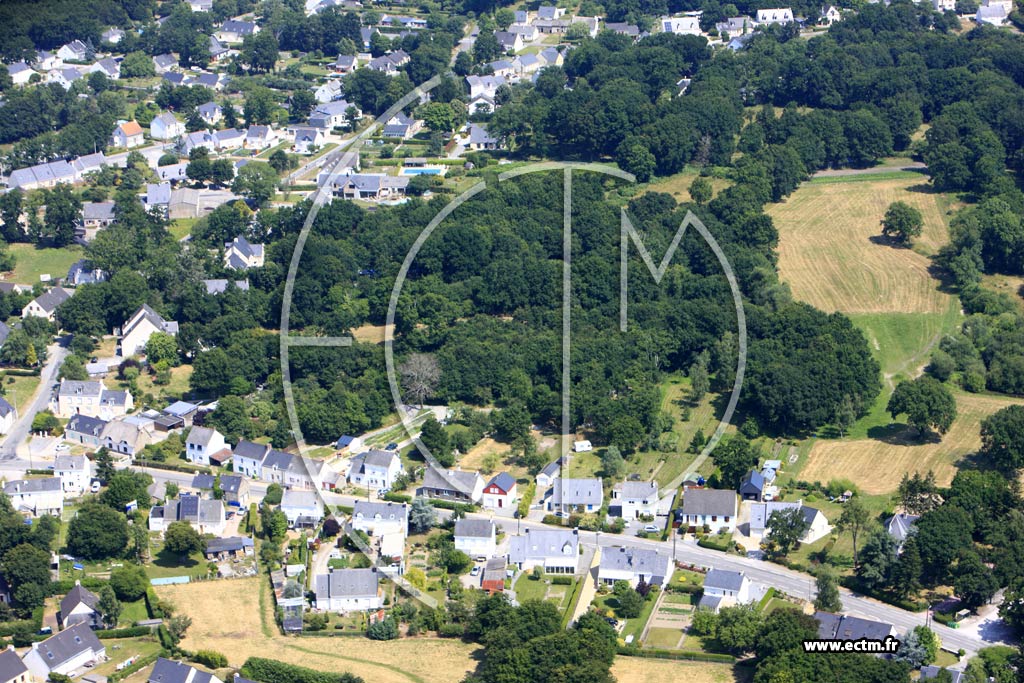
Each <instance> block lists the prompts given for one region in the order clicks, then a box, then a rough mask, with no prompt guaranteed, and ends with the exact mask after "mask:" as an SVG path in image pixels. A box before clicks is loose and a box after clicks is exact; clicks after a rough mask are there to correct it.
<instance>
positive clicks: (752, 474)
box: [740, 470, 766, 502]
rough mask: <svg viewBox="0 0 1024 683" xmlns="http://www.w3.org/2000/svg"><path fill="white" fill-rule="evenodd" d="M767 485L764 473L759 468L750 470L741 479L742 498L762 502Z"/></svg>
mask: <svg viewBox="0 0 1024 683" xmlns="http://www.w3.org/2000/svg"><path fill="white" fill-rule="evenodd" d="M765 486H766V484H765V481H764V475H762V474H761V473H760V472H758V471H757V470H750V471H749V472H747V473H746V474H744V475H743V478H742V479H740V498H742V499H743V500H756V501H758V502H761V500H762V497H763V496H764V488H765Z"/></svg>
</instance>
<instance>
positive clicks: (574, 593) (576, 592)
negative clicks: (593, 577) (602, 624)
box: [562, 581, 586, 631]
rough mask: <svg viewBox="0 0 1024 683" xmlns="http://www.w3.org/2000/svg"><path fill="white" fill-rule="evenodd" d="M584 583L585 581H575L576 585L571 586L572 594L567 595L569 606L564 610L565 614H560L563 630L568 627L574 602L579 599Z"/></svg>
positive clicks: (574, 605) (574, 607)
mask: <svg viewBox="0 0 1024 683" xmlns="http://www.w3.org/2000/svg"><path fill="white" fill-rule="evenodd" d="M584 583H586V581H577V582H576V585H575V586H573V588H572V595H570V596H569V607H568V609H566V610H565V614H564V615H562V630H563V631H564V630H565V629H567V628H568V627H569V620H570V619H572V615H573V612H575V611H576V603H578V602H579V601H580V591H582V590H583V584H584Z"/></svg>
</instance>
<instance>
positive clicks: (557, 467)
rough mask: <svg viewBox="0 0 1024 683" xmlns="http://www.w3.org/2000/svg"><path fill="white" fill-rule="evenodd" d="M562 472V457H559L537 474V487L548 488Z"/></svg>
mask: <svg viewBox="0 0 1024 683" xmlns="http://www.w3.org/2000/svg"><path fill="white" fill-rule="evenodd" d="M561 473H562V459H561V458H559V459H558V460H555V461H554V462H552V463H548V465H547V466H546V467H545V468H544V469H542V470H541V471H540V472H539V473H538V474H537V488H542V489H546V488H547V487H549V486H551V485H553V484H554V483H555V479H558V476H559V475H560V474H561Z"/></svg>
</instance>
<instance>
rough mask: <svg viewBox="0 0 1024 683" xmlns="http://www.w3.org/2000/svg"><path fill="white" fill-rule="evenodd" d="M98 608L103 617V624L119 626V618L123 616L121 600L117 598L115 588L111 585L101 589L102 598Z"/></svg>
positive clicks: (112, 626) (108, 626)
mask: <svg viewBox="0 0 1024 683" xmlns="http://www.w3.org/2000/svg"><path fill="white" fill-rule="evenodd" d="M97 608H98V609H99V613H100V615H101V616H102V618H103V624H104V625H105V626H106V627H107V628H115V627H117V620H118V618H119V617H120V616H121V601H120V600H118V599H117V595H115V594H114V589H113V588H111V587H110V586H109V585H106V586H104V587H103V588H102V589H100V600H99V603H98V604H97Z"/></svg>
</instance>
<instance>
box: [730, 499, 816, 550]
mask: <svg viewBox="0 0 1024 683" xmlns="http://www.w3.org/2000/svg"><path fill="white" fill-rule="evenodd" d="M794 509H795V510H799V511H800V513H801V514H802V515H803V518H804V520H805V521H806V522H807V524H808V528H807V532H806V533H805V534H804V535H803V536H802V537H801V538H800V542H801V543H814V542H815V541H817V540H818V539H820V538H824V537H825V536H827V535H828V534H830V533H832V526H831V525H830V524H829V523H828V519H827V518H826V517H825V515H824V513H822V512H821V510H819V509H817V508H813V507H811V506H809V505H804V503H803V501H802V500H798V501H795V502H782V501H774V500H773V501H769V502H767V503H754V504H753V505H751V506H750V535H751V536H755V535H758V534H760V535H763V536H767V535H768V534H769V533H770V532H771V517H772V515H773V514H774V513H776V512H784V511H786V510H794Z"/></svg>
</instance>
